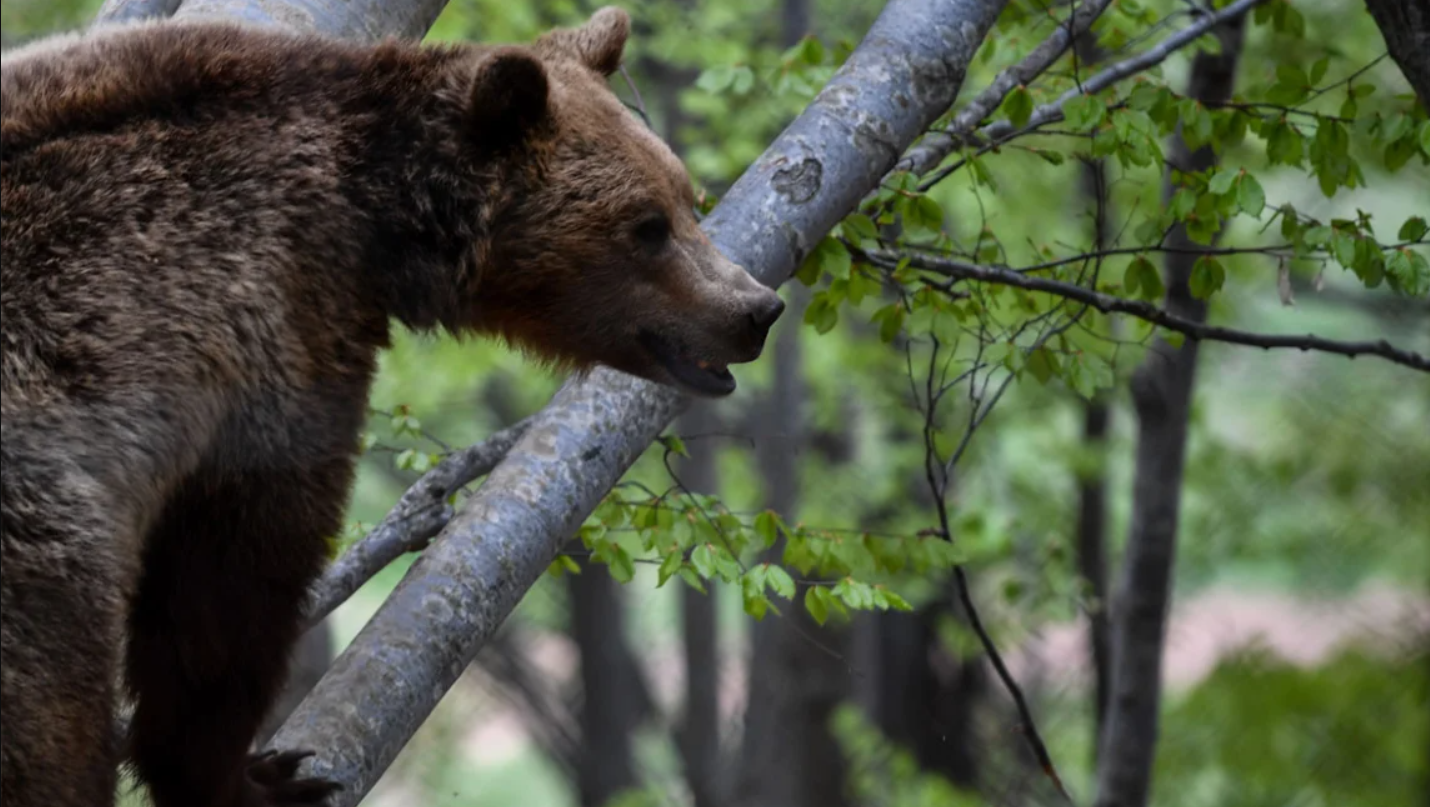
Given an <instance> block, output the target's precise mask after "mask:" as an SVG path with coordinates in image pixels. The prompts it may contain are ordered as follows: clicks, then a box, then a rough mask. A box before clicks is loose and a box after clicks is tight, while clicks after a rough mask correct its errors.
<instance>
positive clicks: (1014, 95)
mask: <svg viewBox="0 0 1430 807" xmlns="http://www.w3.org/2000/svg"><path fill="white" fill-rule="evenodd" d="M1003 114H1005V115H1007V116H1008V122H1009V123H1012V124H1013V125H1014V126H1016V127H1019V128H1022V127H1023V126H1025V125H1027V123H1028V119H1029V118H1031V117H1032V116H1033V96H1032V95H1031V94H1029V93H1028V88H1027V87H1024V86H1023V85H1021V84H1019V85H1018V86H1017V87H1015V88H1013V91H1012V92H1010V93H1008V97H1007V98H1005V99H1003Z"/></svg>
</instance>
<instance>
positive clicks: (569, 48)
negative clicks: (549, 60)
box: [536, 6, 631, 76]
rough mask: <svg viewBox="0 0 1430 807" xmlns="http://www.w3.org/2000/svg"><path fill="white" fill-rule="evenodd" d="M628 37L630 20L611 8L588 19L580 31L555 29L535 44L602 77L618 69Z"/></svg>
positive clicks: (623, 12)
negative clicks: (582, 65) (568, 57)
mask: <svg viewBox="0 0 1430 807" xmlns="http://www.w3.org/2000/svg"><path fill="white" fill-rule="evenodd" d="M630 34H631V18H630V15H629V14H627V13H626V12H625V11H623V10H621V9H619V8H616V7H615V6H606V7H604V8H601V9H599V10H597V11H596V13H595V14H592V15H591V19H589V20H587V21H586V24H585V25H582V26H581V27H580V28H558V29H556V30H554V31H552V32H551V33H549V34H546V35H545V36H543V37H541V38H540V39H538V40H537V41H536V44H537V47H538V48H540V49H549V50H555V51H560V52H563V53H565V54H566V55H567V56H570V57H571V58H574V59H575V60H576V61H578V62H580V63H581V64H584V65H586V66H587V67H589V68H591V69H592V70H595V71H596V72H597V73H600V74H601V75H603V76H609V75H611V74H612V73H614V72H616V69H617V68H619V67H620V66H621V55H622V54H623V53H624V52H625V48H626V38H627V37H629V36H630Z"/></svg>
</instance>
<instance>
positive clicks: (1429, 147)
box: [1420, 121, 1430, 157]
mask: <svg viewBox="0 0 1430 807" xmlns="http://www.w3.org/2000/svg"><path fill="white" fill-rule="evenodd" d="M1420 150H1421V151H1423V152H1424V153H1425V156H1426V157H1430V121H1425V122H1424V123H1422V124H1420Z"/></svg>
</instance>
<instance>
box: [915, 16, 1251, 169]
mask: <svg viewBox="0 0 1430 807" xmlns="http://www.w3.org/2000/svg"><path fill="white" fill-rule="evenodd" d="M1262 2H1265V0H1236V2H1234V3H1232V4H1231V5H1229V6H1227V7H1226V8H1223V9H1221V10H1219V11H1217V12H1215V13H1213V14H1207V15H1205V16H1203V17H1202V18H1201V19H1199V20H1197V21H1196V22H1194V23H1192V24H1191V25H1189V26H1187V27H1186V28H1183V29H1182V30H1180V31H1178V32H1177V33H1175V34H1172V35H1171V36H1169V37H1167V38H1166V39H1164V40H1162V41H1161V42H1159V43H1158V44H1157V45H1156V47H1153V48H1150V49H1148V50H1146V51H1143V52H1142V53H1139V54H1137V55H1136V56H1131V57H1128V58H1126V59H1123V60H1122V61H1120V62H1115V63H1113V64H1112V65H1109V66H1108V67H1107V68H1105V69H1103V70H1101V71H1099V72H1098V73H1097V74H1095V75H1093V76H1092V77H1091V78H1089V79H1088V80H1087V81H1084V82H1082V85H1081V86H1080V87H1073V88H1072V89H1070V90H1068V91H1067V92H1064V93H1063V94H1062V95H1060V96H1058V97H1057V100H1055V101H1052V102H1050V103H1047V104H1043V105H1042V106H1039V107H1037V108H1035V109H1034V110H1033V112H1032V114H1031V115H1030V116H1029V117H1028V122H1027V123H1026V124H1024V125H1023V126H1022V127H1017V126H1014V125H1013V123H1012V122H1011V121H1007V120H1000V121H995V122H993V123H990V124H989V125H987V126H985V127H983V128H982V129H979V130H978V135H977V136H978V139H980V140H983V141H987V143H988V144H987V145H985V146H983V148H982V151H987V150H989V149H992V148H994V147H996V146H998V145H1001V144H1003V143H1006V142H1007V141H1009V140H1012V139H1013V138H1014V137H1017V136H1018V135H1022V134H1026V133H1028V132H1031V131H1033V130H1035V129H1037V128H1039V127H1041V126H1046V125H1047V124H1049V123H1056V122H1057V121H1060V120H1062V119H1063V105H1064V104H1066V103H1067V102H1068V101H1071V100H1072V99H1074V98H1076V97H1078V96H1080V95H1091V94H1093V93H1097V92H1101V91H1102V90H1105V89H1107V88H1108V87H1111V86H1112V85H1113V84H1116V83H1118V82H1119V81H1122V80H1123V79H1125V78H1128V77H1130V76H1134V75H1137V74H1139V73H1142V72H1144V71H1146V70H1147V69H1149V68H1151V67H1155V66H1157V65H1159V64H1161V63H1162V62H1164V61H1166V60H1167V57H1169V56H1171V55H1172V54H1173V53H1176V52H1177V51H1179V50H1181V49H1182V48H1184V47H1186V46H1188V45H1190V44H1191V43H1193V42H1195V41H1196V40H1197V39H1198V38H1200V37H1201V36H1202V35H1204V34H1206V33H1207V32H1208V31H1210V30H1211V29H1213V28H1215V27H1216V26H1217V25H1220V24H1221V23H1223V22H1225V21H1227V20H1230V19H1235V18H1236V17H1239V16H1241V15H1242V14H1245V13H1246V12H1248V11H1250V10H1251V9H1252V8H1254V7H1255V6H1257V5H1258V4H1260V3H1262ZM958 121H959V119H958V118H955V125H954V126H949V128H948V129H946V130H945V134H946V135H947V138H946V139H943V140H939V141H937V143H938V144H940V145H941V146H942V151H941V152H940V151H939V149H938V148H932V147H933V145H934V144H932V143H930V147H931V148H932V152H934V153H937V158H936V159H932V161H931V162H928V161H927V160H929V159H930V158H932V157H933V156H934V154H933V153H930V154H929V155H927V157H925V158H922V160H921V161H922V162H923V163H924V164H925V165H927V166H929V167H932V166H933V165H937V164H938V162H939V161H941V160H942V159H943V158H944V157H946V156H948V154H949V153H951V152H952V151H953V149H954V148H956V147H957V146H958V145H959V144H960V143H962V142H963V141H964V140H965V139H966V138H967V137H968V135H969V134H970V133H971V132H972V127H971V126H970V127H969V128H968V129H965V130H961V131H960V130H959V129H957V128H956V124H957V123H958ZM974 123H975V125H976V123H977V122H976V121H975V122H974ZM933 139H934V138H933V137H932V136H929V137H926V138H925V139H924V142H925V143H929V142H930V141H932V140H933ZM921 147H922V146H921ZM962 164H963V163H962V162H959V163H955V164H954V165H951V166H948V167H946V168H943V169H941V170H939V171H938V172H936V173H935V174H933V175H932V176H930V177H929V178H927V179H925V180H924V181H923V182H922V183H920V187H922V188H924V189H927V188H929V187H932V186H933V185H937V184H938V183H939V182H941V181H943V180H944V179H945V178H946V177H947V176H948V175H949V174H951V173H953V172H954V171H955V170H957V169H958V167H959V166H961V165H962Z"/></svg>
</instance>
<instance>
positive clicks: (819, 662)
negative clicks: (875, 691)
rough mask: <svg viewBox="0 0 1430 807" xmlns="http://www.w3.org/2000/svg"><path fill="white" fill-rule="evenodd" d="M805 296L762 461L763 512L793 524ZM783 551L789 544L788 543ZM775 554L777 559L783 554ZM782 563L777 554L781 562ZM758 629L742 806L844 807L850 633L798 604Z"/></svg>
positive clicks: (761, 443) (797, 292) (788, 331)
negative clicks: (823, 624)
mask: <svg viewBox="0 0 1430 807" xmlns="http://www.w3.org/2000/svg"><path fill="white" fill-rule="evenodd" d="M807 297H808V294H807V292H805V290H804V289H803V288H802V287H795V288H793V289H792V291H791V299H790V303H791V305H790V311H789V313H788V314H786V316H785V318H784V319H782V320H781V322H780V324H779V325H778V326H776V327H777V329H778V333H776V335H775V339H774V345H773V346H772V352H773V356H772V360H773V364H774V378H775V380H774V389H773V391H772V393H771V395H770V396H769V398H768V400H767V401H766V402H765V405H764V416H763V417H762V418H761V420H762V421H763V424H762V426H761V427H760V428H758V429H757V430H756V431H757V434H758V438H757V452H758V455H759V461H760V468H761V470H762V472H763V476H764V479H765V491H766V496H767V499H766V505H767V506H768V507H770V508H771V509H773V510H775V511H777V512H779V513H780V514H782V515H784V516H785V517H786V518H793V517H794V516H795V513H796V508H797V498H798V495H799V476H798V462H799V458H800V456H801V455H802V454H803V453H804V452H803V447H804V428H803V420H804V418H803V415H802V412H801V409H802V404H803V401H804V396H805V394H804V389H803V383H802V378H801V376H802V359H801V355H800V354H801V351H800V343H799V339H800V330H801V328H802V327H803V326H802V324H801V316H802V308H803V307H804V304H805V302H806V301H807ZM781 543H782V542H781ZM779 551H780V546H779V545H776V547H775V549H774V552H775V553H778V552H779ZM776 556H777V555H776ZM782 610H783V611H784V616H783V617H778V616H774V615H770V616H767V617H765V619H764V621H762V622H758V623H755V625H754V631H753V634H754V635H753V645H754V648H753V655H752V658H751V660H750V674H749V691H750V694H749V703H748V706H747V707H746V710H745V726H744V739H743V745H742V747H741V759H740V773H739V783H738V786H737V792H736V794H735V798H734V803H736V804H739V805H741V807H841V805H844V804H845V803H846V802H845V800H844V773H843V772H844V767H845V766H844V757H843V754H842V752H841V751H840V748H839V746H838V744H837V743H836V742H835V740H834V737H833V736H832V735H831V733H830V731H829V719H830V717H831V715H832V714H833V711H834V709H835V707H836V706H837V705H838V704H839V703H840V702H842V701H843V700H845V699H846V698H847V697H849V695H850V694H851V693H850V685H849V674H848V671H847V669H846V664H847V662H845V661H844V660H843V656H844V651H845V645H846V644H847V642H846V641H845V634H846V633H847V632H846V631H842V630H825V629H822V628H820V627H819V626H818V625H816V624H815V623H814V621H813V620H812V619H810V618H809V616H808V614H807V612H806V611H805V610H804V608H803V607H802V606H801V605H799V604H798V603H795V604H791V605H789V606H788V607H785V608H783V609H782Z"/></svg>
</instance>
